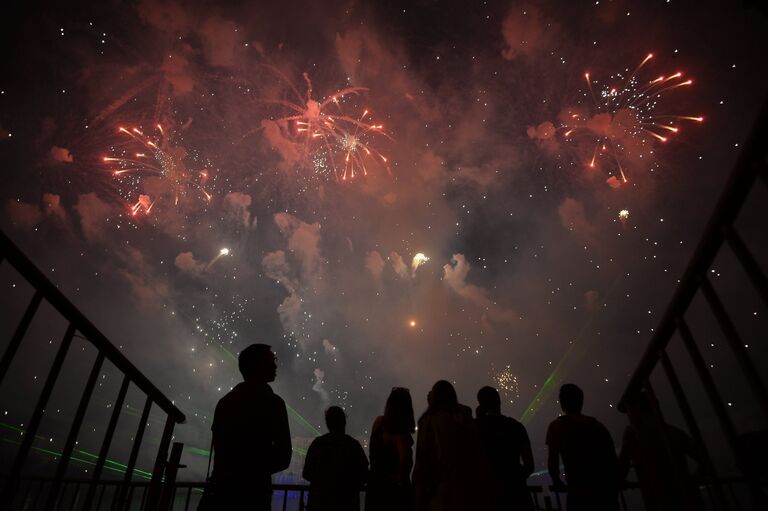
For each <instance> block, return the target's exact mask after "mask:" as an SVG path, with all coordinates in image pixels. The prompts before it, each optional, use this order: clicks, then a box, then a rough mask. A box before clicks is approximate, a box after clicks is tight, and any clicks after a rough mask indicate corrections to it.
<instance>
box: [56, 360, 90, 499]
mask: <svg viewBox="0 0 768 511" xmlns="http://www.w3.org/2000/svg"><path fill="white" fill-rule="evenodd" d="M103 363H104V353H103V352H100V353H99V354H98V355H97V357H96V360H95V361H94V363H93V367H92V368H91V374H90V375H88V380H87V382H86V384H85V389H84V390H83V395H82V397H81V398H80V404H78V406H77V412H75V418H74V419H73V421H72V426H71V427H70V428H69V435H68V436H67V440H66V442H65V443H64V449H63V450H62V453H61V459H60V460H59V465H58V467H56V475H55V476H54V479H53V483H52V484H51V491H50V493H49V494H48V499H47V500H46V504H45V508H46V509H50V508H51V507H52V506H53V503H54V501H55V499H56V497H57V494H58V492H59V485H60V484H61V480H62V479H63V478H64V474H65V473H66V471H67V466H68V465H69V459H70V457H71V456H72V451H73V450H74V448H75V442H76V441H77V435H78V434H79V433H80V426H81V425H82V423H83V419H84V418H85V412H86V410H87V409H88V404H89V403H90V401H91V395H92V394H93V389H94V387H95V386H96V380H97V379H98V377H99V372H100V371H101V366H102V364H103Z"/></svg>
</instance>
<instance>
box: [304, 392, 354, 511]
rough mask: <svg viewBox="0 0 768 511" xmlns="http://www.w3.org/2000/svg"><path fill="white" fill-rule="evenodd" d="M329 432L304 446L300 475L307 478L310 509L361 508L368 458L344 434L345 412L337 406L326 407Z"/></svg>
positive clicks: (345, 509)
mask: <svg viewBox="0 0 768 511" xmlns="http://www.w3.org/2000/svg"><path fill="white" fill-rule="evenodd" d="M325 424H326V426H328V433H326V434H325V435H323V436H321V437H318V438H315V439H314V440H313V441H312V444H310V446H309V449H308V450H307V457H306V460H305V461H304V471H303V472H302V476H303V477H304V479H306V480H307V481H309V483H310V487H309V504H308V506H307V509H308V510H309V511H360V491H361V490H362V489H363V487H364V486H365V481H366V479H367V478H368V458H366V456H365V452H364V451H363V448H362V446H361V445H360V442H358V441H357V440H355V439H354V438H352V437H351V436H349V435H347V434H346V433H345V432H344V431H345V428H346V426H347V416H346V415H345V414H344V410H342V409H341V408H340V407H338V406H331V407H330V408H328V410H326V411H325Z"/></svg>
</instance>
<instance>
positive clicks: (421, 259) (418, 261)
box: [411, 252, 429, 277]
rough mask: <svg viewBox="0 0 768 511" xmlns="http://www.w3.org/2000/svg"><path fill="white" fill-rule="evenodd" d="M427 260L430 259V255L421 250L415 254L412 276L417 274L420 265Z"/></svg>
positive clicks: (412, 262)
mask: <svg viewBox="0 0 768 511" xmlns="http://www.w3.org/2000/svg"><path fill="white" fill-rule="evenodd" d="M427 261H429V257H427V256H426V255H424V254H422V253H421V252H419V253H418V254H416V255H415V256H413V260H412V261H411V277H415V276H416V270H417V269H418V268H419V266H421V265H423V264H425V263H426V262H427Z"/></svg>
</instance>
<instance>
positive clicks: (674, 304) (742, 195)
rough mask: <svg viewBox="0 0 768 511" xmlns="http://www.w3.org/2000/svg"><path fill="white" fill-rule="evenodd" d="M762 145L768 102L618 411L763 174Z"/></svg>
mask: <svg viewBox="0 0 768 511" xmlns="http://www.w3.org/2000/svg"><path fill="white" fill-rule="evenodd" d="M766 141H768V101H766V102H765V103H764V104H763V107H762V108H761V110H760V114H759V115H758V117H757V119H756V121H755V123H754V125H753V127H752V130H751V131H750V135H749V138H748V139H747V142H746V143H745V145H744V149H742V151H741V153H740V154H739V157H738V159H737V160H736V165H735V166H734V169H733V172H732V173H731V175H730V177H729V178H728V181H727V183H726V185H725V187H724V189H723V193H722V195H721V196H720V199H719V201H718V203H717V206H716V207H715V210H714V212H713V213H712V216H711V217H710V219H709V221H708V222H707V225H706V227H705V228H704V234H703V235H702V238H701V241H700V242H699V244H698V246H697V247H696V250H695V251H694V253H693V257H692V258H691V261H690V262H689V263H688V266H687V268H686V270H685V272H684V273H683V277H682V278H681V279H680V283H679V284H678V286H677V290H676V291H675V294H674V295H673V296H672V300H671V302H670V304H669V306H668V307H667V310H666V312H665V313H664V315H663V316H662V319H661V321H660V322H659V326H658V327H657V328H656V331H655V333H654V335H653V337H652V338H651V342H650V344H649V346H648V348H647V349H646V351H645V353H644V355H643V357H642V358H641V360H640V363H639V364H638V366H637V368H636V369H635V372H634V373H633V374H632V377H631V378H630V380H629V383H628V384H627V387H626V389H625V390H624V393H623V394H622V396H621V399H620V401H619V404H618V408H619V411H621V412H626V411H627V408H626V405H627V402H628V400H630V399H631V398H632V396H634V395H635V394H636V393H638V392H639V391H640V389H641V388H642V387H643V385H644V383H645V382H646V381H647V379H648V377H649V376H650V374H651V372H652V371H653V369H654V368H655V367H656V364H657V363H658V362H659V358H660V356H661V352H662V351H663V350H664V349H665V348H666V346H667V344H669V341H670V339H671V338H672V336H673V335H674V333H675V331H676V330H677V319H678V318H679V317H681V316H682V315H683V314H684V313H685V311H686V310H687V309H688V306H689V305H690V304H691V302H692V301H693V298H694V296H695V295H696V292H697V291H698V290H699V287H700V283H701V279H702V278H703V277H704V276H705V275H706V272H707V270H708V269H709V267H710V266H711V265H712V262H713V261H714V260H715V257H716V256H717V253H718V251H719V250H720V248H721V247H722V245H723V242H724V241H725V238H726V237H727V236H728V234H729V232H730V230H731V227H730V226H731V225H732V224H733V222H734V221H735V220H736V217H737V215H738V213H739V211H740V209H741V206H742V204H743V203H744V201H745V200H746V198H747V195H748V194H749V192H750V190H751V189H752V185H753V184H754V182H755V180H756V178H757V177H758V175H759V174H760V172H764V171H765V168H766V166H767V165H768V162H766V149H765V147H766Z"/></svg>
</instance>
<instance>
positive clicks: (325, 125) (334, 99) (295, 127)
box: [267, 66, 392, 181]
mask: <svg viewBox="0 0 768 511" xmlns="http://www.w3.org/2000/svg"><path fill="white" fill-rule="evenodd" d="M267 67H268V68H269V69H271V70H272V71H273V72H275V73H276V74H277V75H278V76H279V77H280V78H281V79H282V80H283V81H285V83H287V84H288V86H289V87H290V89H291V91H292V93H293V95H294V96H295V101H292V100H287V99H280V100H267V102H268V103H273V104H277V105H280V106H283V107H286V108H287V109H288V110H290V112H291V113H290V114H289V115H285V116H283V117H280V118H278V119H276V122H277V123H278V124H280V125H287V126H288V127H289V128H288V130H289V133H290V135H291V136H292V137H294V138H297V139H299V140H301V141H302V143H303V146H304V148H305V154H307V155H308V156H309V155H311V160H312V166H313V168H314V171H315V172H316V173H317V174H326V173H328V172H329V171H330V172H333V175H334V177H335V178H336V179H338V180H340V181H346V180H348V179H353V178H355V177H356V176H358V175H367V174H368V165H369V164H370V162H376V163H378V164H380V165H382V166H384V167H385V168H386V169H387V172H389V166H388V160H387V158H386V157H385V156H384V155H383V154H381V152H379V150H378V149H376V148H375V147H374V146H373V145H372V143H373V140H372V139H373V135H379V136H383V137H386V138H388V139H390V140H391V139H392V138H391V137H390V136H389V135H387V133H386V132H384V126H383V125H381V124H374V123H372V122H370V121H368V118H369V117H370V112H369V111H368V109H364V111H363V113H362V114H360V115H358V116H352V115H349V114H347V113H345V112H344V109H343V103H344V102H345V100H346V99H348V98H349V97H350V96H358V95H361V94H363V93H365V92H367V91H368V89H366V88H364V87H347V88H345V89H341V90H339V91H337V92H335V93H334V94H332V95H330V96H328V97H327V98H326V99H324V100H323V101H317V100H315V99H313V98H312V81H311V80H310V78H309V75H308V74H307V73H304V74H303V77H304V81H305V83H306V93H305V94H304V95H302V94H301V93H300V92H299V90H298V88H297V87H296V86H294V85H293V84H292V83H291V82H290V81H289V80H288V78H287V77H286V76H285V75H284V74H283V73H282V72H280V71H279V70H277V69H275V68H273V67H272V66H267ZM327 160H330V161H327Z"/></svg>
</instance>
